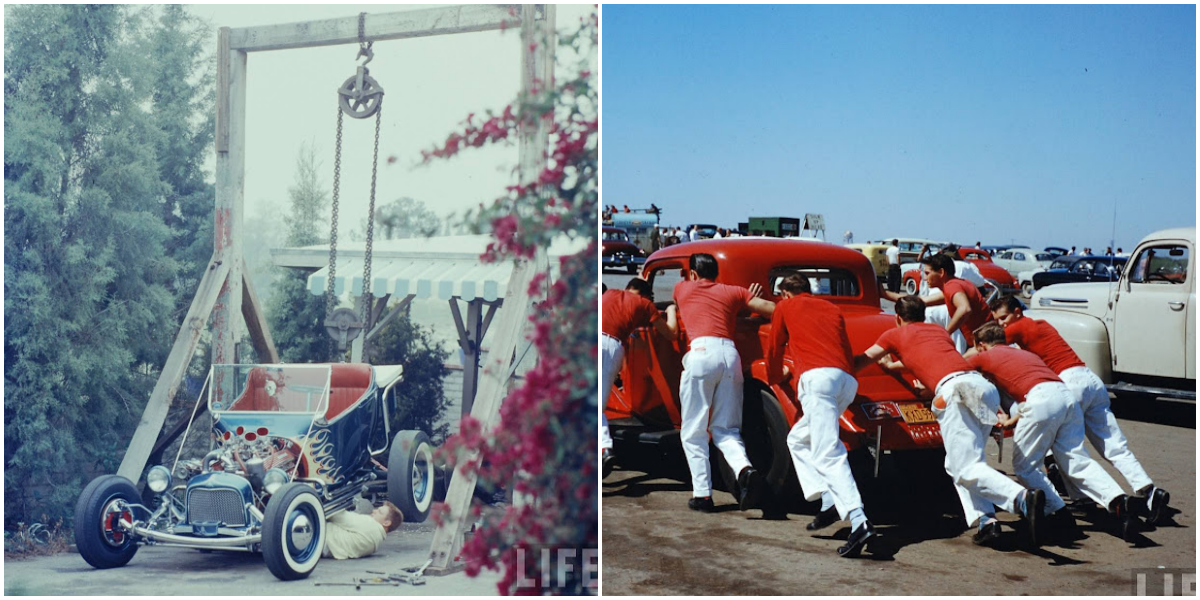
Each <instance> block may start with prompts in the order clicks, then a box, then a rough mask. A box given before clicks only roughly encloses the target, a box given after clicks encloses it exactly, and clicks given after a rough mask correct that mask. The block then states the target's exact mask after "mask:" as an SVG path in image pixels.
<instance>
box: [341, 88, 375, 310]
mask: <svg viewBox="0 0 1200 600" xmlns="http://www.w3.org/2000/svg"><path fill="white" fill-rule="evenodd" d="M382 116H383V103H382V100H381V101H380V105H379V110H377V111H375V154H374V157H373V158H372V159H371V205H370V207H368V209H367V249H366V252H365V253H364V254H363V290H362V322H363V327H367V326H368V325H370V324H371V323H370V322H369V321H368V320H367V319H368V318H369V317H370V316H371V252H372V245H373V244H374V241H375V174H376V172H377V171H378V168H379V124H380V120H381V118H382ZM338 119H341V117H340V116H339V117H338Z"/></svg>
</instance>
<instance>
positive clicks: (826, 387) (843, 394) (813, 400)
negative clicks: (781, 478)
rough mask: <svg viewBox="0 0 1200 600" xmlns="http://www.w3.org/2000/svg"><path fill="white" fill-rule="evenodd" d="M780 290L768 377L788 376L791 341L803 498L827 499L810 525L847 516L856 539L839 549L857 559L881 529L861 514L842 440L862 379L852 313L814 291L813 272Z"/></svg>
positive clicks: (794, 449)
mask: <svg viewBox="0 0 1200 600" xmlns="http://www.w3.org/2000/svg"><path fill="white" fill-rule="evenodd" d="M779 291H780V293H781V294H783V297H784V300H783V301H781V302H780V303H779V304H777V305H776V306H775V314H774V316H772V317H771V343H770V347H769V348H768V357H767V364H768V368H769V373H768V377H769V379H770V381H780V380H782V379H783V378H784V376H785V371H784V369H786V367H784V366H783V352H782V350H781V349H782V347H783V346H784V345H786V346H787V348H788V350H789V353H790V354H791V356H792V361H793V362H794V363H795V365H796V395H797V396H799V397H800V406H801V407H802V408H803V409H804V414H803V416H801V417H800V420H799V421H796V424H795V425H794V426H793V427H792V431H791V433H789V434H788V437H787V444H788V448H789V449H791V453H792V462H793V464H795V466H796V476H797V478H798V479H799V480H800V489H801V490H803V492H804V499H805V500H809V501H812V500H816V499H817V498H820V499H821V512H819V513H817V516H816V518H815V519H813V521H812V523H809V524H808V527H807V528H808V530H809V531H815V530H817V529H822V528H824V527H827V526H829V525H831V524H833V523H834V522H836V521H838V520H839V519H849V520H850V537H849V539H847V541H846V545H844V546H842V547H841V548H838V554H839V555H841V556H845V557H854V556H857V555H858V554H859V553H860V552H862V549H863V548H864V547H865V546H866V544H867V541H868V540H869V539H870V538H871V537H873V536H874V535H875V528H874V527H873V526H872V525H871V522H870V521H868V520H867V516H866V514H864V513H863V503H862V497H861V496H860V495H859V493H858V486H857V485H856V484H855V483H854V475H853V474H852V473H851V472H850V463H849V461H847V460H846V447H845V446H843V445H842V441H841V439H839V432H840V428H839V427H838V418H840V417H841V415H842V413H844V412H846V408H847V407H849V406H850V403H851V402H853V401H854V395H855V393H856V392H857V391H858V381H857V380H855V379H854V376H853V375H851V374H850V372H851V371H853V370H854V366H853V361H854V354H853V352H851V350H850V338H849V337H848V336H847V335H846V319H845V318H844V317H842V311H841V310H839V309H838V307H837V306H835V305H834V304H833V303H831V302H827V301H825V300H822V299H820V298H816V297H814V296H813V295H812V286H811V284H810V283H809V281H808V278H807V277H804V276H803V275H801V274H799V273H793V274H791V275H788V276H787V277H784V278H783V280H782V281H780V282H779Z"/></svg>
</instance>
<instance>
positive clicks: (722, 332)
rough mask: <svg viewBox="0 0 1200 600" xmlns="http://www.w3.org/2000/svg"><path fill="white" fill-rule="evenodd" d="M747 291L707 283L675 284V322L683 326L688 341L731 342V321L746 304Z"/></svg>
mask: <svg viewBox="0 0 1200 600" xmlns="http://www.w3.org/2000/svg"><path fill="white" fill-rule="evenodd" d="M753 298H754V297H753V296H751V295H750V290H748V289H746V288H744V287H739V286H736V285H726V284H724V283H717V282H715V281H709V280H707V279H697V280H696V281H680V282H679V283H677V284H675V304H678V305H679V318H680V319H683V320H684V321H685V323H686V324H687V332H688V337H689V338H690V339H693V340H694V339H696V338H700V337H708V336H712V337H720V338H725V339H727V340H732V339H733V327H734V318H735V317H737V314H738V313H739V312H741V311H742V309H744V308H746V306H748V305H749V304H750V300H751V299H753Z"/></svg>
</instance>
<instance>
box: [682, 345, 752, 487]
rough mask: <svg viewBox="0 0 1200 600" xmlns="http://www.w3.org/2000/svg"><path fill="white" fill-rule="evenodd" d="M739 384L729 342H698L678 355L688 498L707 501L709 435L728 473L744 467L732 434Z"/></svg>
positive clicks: (742, 450)
mask: <svg viewBox="0 0 1200 600" xmlns="http://www.w3.org/2000/svg"><path fill="white" fill-rule="evenodd" d="M742 382H743V376H742V358H741V357H740V356H738V351H737V348H735V347H734V345H733V340H729V339H725V338H719V337H700V338H696V339H694V340H692V341H691V344H690V348H689V350H688V353H687V354H684V355H683V375H682V376H680V378H679V403H680V409H681V412H682V419H683V425H682V428H681V431H680V432H679V434H680V438H681V441H682V443H683V453H684V456H686V457H687V462H688V469H689V470H690V471H691V472H692V495H693V496H695V497H697V498H703V497H705V496H711V495H712V474H711V473H710V472H709V459H708V435H709V431H710V430H711V431H712V441H713V443H714V444H716V446H717V448H718V449H720V450H721V454H723V455H724V456H725V462H727V463H728V464H729V467H730V468H731V469H733V472H734V473H741V471H742V469H744V468H746V467H748V466H750V459H749V458H748V457H747V456H746V446H745V445H744V444H743V443H742V436H741V435H740V434H739V433H738V429H739V428H740V427H741V426H742ZM710 411H711V416H710Z"/></svg>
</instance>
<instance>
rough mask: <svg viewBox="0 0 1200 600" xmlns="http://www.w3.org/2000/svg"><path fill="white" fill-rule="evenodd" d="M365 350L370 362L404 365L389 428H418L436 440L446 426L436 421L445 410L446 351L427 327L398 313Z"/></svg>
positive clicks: (442, 437) (446, 428)
mask: <svg viewBox="0 0 1200 600" xmlns="http://www.w3.org/2000/svg"><path fill="white" fill-rule="evenodd" d="M369 353H370V356H369V360H368V362H370V363H371V364H374V365H404V383H402V384H400V385H399V386H397V388H396V389H397V391H398V394H397V397H398V398H399V400H400V401H399V402H398V404H399V410H398V411H397V412H398V415H393V416H392V419H393V420H392V430H393V431H395V430H400V429H420V430H421V431H424V432H425V433H426V434H427V435H429V438H430V440H432V441H433V443H434V444H440V443H441V442H442V441H443V440H444V439H445V438H446V434H447V433H448V432H449V427H450V426H449V425H448V424H446V423H442V424H441V425H438V423H439V422H440V421H441V420H442V416H443V415H444V414H445V412H446V399H445V397H444V396H443V394H442V379H444V378H445V377H446V374H447V373H448V372H449V370H448V369H446V358H447V357H449V356H450V352H449V351H447V350H446V349H444V348H443V347H442V345H441V344H440V343H438V342H437V341H435V340H434V339H433V336H432V335H430V332H429V330H427V329H425V328H423V327H421V326H420V325H417V324H415V323H413V322H412V321H411V320H410V319H409V318H408V315H401V316H400V317H398V318H396V319H395V320H394V321H392V322H391V323H389V324H388V325H387V326H386V327H384V328H383V331H380V332H379V334H378V335H377V336H376V337H375V338H374V339H372V340H371V344H370V346H369ZM397 423H398V424H399V425H397Z"/></svg>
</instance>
